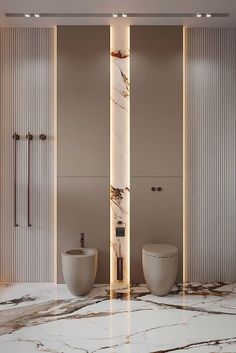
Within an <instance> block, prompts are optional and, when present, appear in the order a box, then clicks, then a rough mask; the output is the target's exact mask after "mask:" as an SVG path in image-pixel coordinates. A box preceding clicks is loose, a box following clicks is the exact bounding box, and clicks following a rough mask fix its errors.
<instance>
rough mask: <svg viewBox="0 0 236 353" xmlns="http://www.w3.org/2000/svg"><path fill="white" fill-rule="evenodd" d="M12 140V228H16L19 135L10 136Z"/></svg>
mask: <svg viewBox="0 0 236 353" xmlns="http://www.w3.org/2000/svg"><path fill="white" fill-rule="evenodd" d="M12 137H13V139H14V157H13V158H14V187H13V190H14V191H13V198H14V201H13V205H14V206H13V208H14V209H13V217H14V227H18V223H17V181H16V178H17V171H16V170H17V141H18V140H19V139H20V135H18V134H17V133H16V132H15V133H14V135H13V136H12Z"/></svg>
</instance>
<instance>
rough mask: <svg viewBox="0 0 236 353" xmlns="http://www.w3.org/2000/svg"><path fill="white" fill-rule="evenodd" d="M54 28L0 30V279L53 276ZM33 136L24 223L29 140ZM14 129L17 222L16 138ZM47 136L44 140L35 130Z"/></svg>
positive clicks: (4, 280)
mask: <svg viewBox="0 0 236 353" xmlns="http://www.w3.org/2000/svg"><path fill="white" fill-rule="evenodd" d="M54 36H55V32H54V29H49V28H40V29H39V28H1V29H0V195H1V198H0V281H1V282H16V281H22V282H27V281H31V282H37V281H44V282H45V281H53V280H54V236H55V234H54V230H55V229H54V224H55V218H54V216H55V208H54V207H55V203H54V196H55V194H54V187H55V184H54V181H55V166H54V162H55V159H54V146H55V131H54V127H55V125H54V123H55V120H54V59H55V57H54V43H55V42H54V38H55V37H54ZM28 131H30V133H31V134H32V135H33V140H32V142H31V165H30V217H31V224H32V227H28V226H27V172H28V170H27V140H26V134H27V132H28ZM14 132H17V133H18V134H19V135H20V140H19V141H18V142H17V165H16V174H17V189H16V190H17V195H16V205H17V213H16V217H17V223H18V227H14V141H13V139H12V135H13V133H14ZM41 133H43V134H46V135H47V139H46V140H45V141H42V140H40V139H39V135H40V134H41Z"/></svg>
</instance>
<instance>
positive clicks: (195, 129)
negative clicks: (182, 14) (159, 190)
mask: <svg viewBox="0 0 236 353" xmlns="http://www.w3.org/2000/svg"><path fill="white" fill-rule="evenodd" d="M186 44H187V119H188V123H187V124H188V171H187V176H188V222H189V227H188V254H189V259H188V264H189V265H188V272H189V280H193V281H195V280H201V281H230V282H232V281H235V280H236V224H235V219H236V216H235V215H236V187H235V183H236V165H235V162H236V160H235V157H236V123H235V121H236V29H234V28H230V29H226V28H214V29H213V28H211V29H210V28H204V29H201V28H190V29H188V30H187V43H186Z"/></svg>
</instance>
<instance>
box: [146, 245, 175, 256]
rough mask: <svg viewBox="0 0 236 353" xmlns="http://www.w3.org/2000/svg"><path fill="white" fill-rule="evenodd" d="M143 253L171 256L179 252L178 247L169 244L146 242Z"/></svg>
mask: <svg viewBox="0 0 236 353" xmlns="http://www.w3.org/2000/svg"><path fill="white" fill-rule="evenodd" d="M143 253H144V254H146V255H150V256H156V257H171V256H174V255H176V254H177V253H178V248H176V246H173V245H169V244H146V245H144V246H143Z"/></svg>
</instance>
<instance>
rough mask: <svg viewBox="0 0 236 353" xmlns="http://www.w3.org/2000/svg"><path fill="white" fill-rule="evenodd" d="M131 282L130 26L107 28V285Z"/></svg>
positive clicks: (121, 284) (120, 23) (122, 24)
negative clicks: (108, 278) (108, 240)
mask: <svg viewBox="0 0 236 353" xmlns="http://www.w3.org/2000/svg"><path fill="white" fill-rule="evenodd" d="M129 283H130V29H129V26H127V24H125V23H123V22H118V23H116V24H115V25H113V26H111V27H110V284H111V286H113V287H114V288H116V287H119V286H124V285H125V286H129Z"/></svg>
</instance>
